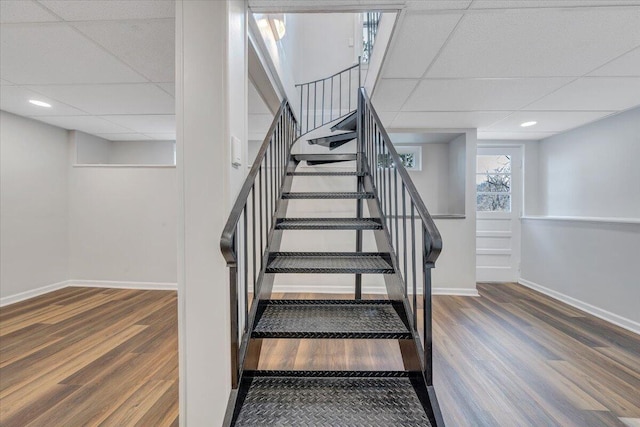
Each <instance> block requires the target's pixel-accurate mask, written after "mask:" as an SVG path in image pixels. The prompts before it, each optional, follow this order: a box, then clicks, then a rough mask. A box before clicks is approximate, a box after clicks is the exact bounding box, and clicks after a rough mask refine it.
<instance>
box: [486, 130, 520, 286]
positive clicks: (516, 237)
mask: <svg viewBox="0 0 640 427" xmlns="http://www.w3.org/2000/svg"><path fill="white" fill-rule="evenodd" d="M524 153H525V150H524V144H514V143H505V144H500V143H484V144H483V143H481V142H478V148H477V152H476V159H477V156H481V155H483V154H488V155H491V154H507V155H511V156H512V161H511V180H512V181H511V212H509V213H505V212H478V211H476V277H477V281H478V282H517V281H518V278H519V276H520V260H521V239H522V236H521V222H520V218H521V217H522V213H523V208H524ZM476 173H477V169H475V172H474V175H476ZM474 181H475V176H474ZM487 219H508V220H511V231H510V232H504V231H478V230H479V227H478V222H479V221H482V220H487ZM505 233H508V234H505ZM478 237H498V238H500V237H510V238H511V249H510V252H509V253H510V256H511V262H510V268H505V269H503V271H500V270H498V269H495V270H494V271H493V272H490V271H489V270H490V268H484V267H480V266H479V265H478V261H477V256H478V250H479V248H478ZM480 249H481V250H483V248H480ZM484 250H485V251H486V252H485V254H492V253H494V254H499V253H500V252H501V251H500V250H499V249H495V250H488V249H484Z"/></svg>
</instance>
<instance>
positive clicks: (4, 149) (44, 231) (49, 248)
mask: <svg viewBox="0 0 640 427" xmlns="http://www.w3.org/2000/svg"><path fill="white" fill-rule="evenodd" d="M0 162H1V163H0V188H1V190H0V194H1V200H0V297H2V298H6V297H10V296H15V295H17V294H20V293H23V292H29V291H32V290H34V289H37V288H41V287H43V286H47V285H52V284H55V283H58V282H62V281H65V280H67V278H68V253H69V243H68V238H67V229H68V215H67V214H68V208H67V205H68V189H67V165H68V150H67V131H65V130H62V129H59V128H56V127H53V126H49V125H46V124H43V123H40V122H37V121H34V120H30V119H26V118H23V117H19V116H15V115H13V114H10V113H6V112H4V111H2V112H0Z"/></svg>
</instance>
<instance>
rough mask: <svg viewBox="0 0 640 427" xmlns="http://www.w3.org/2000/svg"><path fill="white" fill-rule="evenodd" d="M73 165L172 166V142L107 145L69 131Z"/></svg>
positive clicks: (113, 143)
mask: <svg viewBox="0 0 640 427" xmlns="http://www.w3.org/2000/svg"><path fill="white" fill-rule="evenodd" d="M71 138H72V139H73V140H74V143H75V147H76V149H75V157H74V158H73V159H72V162H73V163H74V164H92V165H112V164H122V165H174V164H175V162H174V156H175V141H109V140H107V139H104V138H100V137H97V136H95V135H89V134H87V133H84V132H80V131H77V130H76V131H71Z"/></svg>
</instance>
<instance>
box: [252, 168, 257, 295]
mask: <svg viewBox="0 0 640 427" xmlns="http://www.w3.org/2000/svg"><path fill="white" fill-rule="evenodd" d="M251 228H252V229H253V238H252V239H251V243H252V244H253V246H252V249H253V252H251V253H252V254H253V256H252V258H253V276H252V277H253V299H255V298H256V294H257V293H258V290H257V289H256V287H257V286H258V278H257V277H256V182H255V181H253V185H252V186H251Z"/></svg>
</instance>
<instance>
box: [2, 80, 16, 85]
mask: <svg viewBox="0 0 640 427" xmlns="http://www.w3.org/2000/svg"><path fill="white" fill-rule="evenodd" d="M11 85H13V83H11V82H10V81H8V80H3V79H0V86H11Z"/></svg>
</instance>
